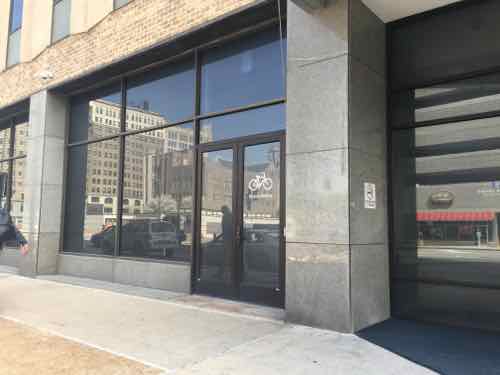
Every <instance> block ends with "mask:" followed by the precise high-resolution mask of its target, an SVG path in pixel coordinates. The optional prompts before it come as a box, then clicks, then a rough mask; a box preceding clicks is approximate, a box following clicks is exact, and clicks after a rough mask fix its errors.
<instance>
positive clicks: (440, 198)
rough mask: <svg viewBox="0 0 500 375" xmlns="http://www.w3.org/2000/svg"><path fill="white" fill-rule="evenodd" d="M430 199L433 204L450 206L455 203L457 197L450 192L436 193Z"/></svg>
mask: <svg viewBox="0 0 500 375" xmlns="http://www.w3.org/2000/svg"><path fill="white" fill-rule="evenodd" d="M429 199H430V201H431V203H433V204H438V205H450V204H452V203H453V200H454V199H455V196H454V195H453V193H452V192H449V191H438V192H436V193H432V194H431V196H430V198H429Z"/></svg>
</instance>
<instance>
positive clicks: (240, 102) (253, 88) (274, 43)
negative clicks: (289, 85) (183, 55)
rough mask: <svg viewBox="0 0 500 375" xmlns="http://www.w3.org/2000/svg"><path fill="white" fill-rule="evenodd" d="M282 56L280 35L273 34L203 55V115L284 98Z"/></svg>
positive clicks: (274, 32)
mask: <svg viewBox="0 0 500 375" xmlns="http://www.w3.org/2000/svg"><path fill="white" fill-rule="evenodd" d="M281 53H282V49H281V42H280V38H279V33H278V31H277V30H274V31H273V32H269V31H267V32H264V33H259V34H256V35H253V36H250V37H248V38H245V39H243V40H237V41H235V42H234V43H232V44H231V45H224V46H221V47H219V48H214V49H212V50H210V51H208V52H206V53H205V54H203V59H202V78H201V91H202V96H201V111H202V113H212V112H219V111H223V110H225V109H228V108H235V107H242V106H245V105H249V104H254V103H259V102H265V101H269V100H273V99H280V98H283V97H284V96H285V84H284V67H283V63H282V61H283V59H282V55H281Z"/></svg>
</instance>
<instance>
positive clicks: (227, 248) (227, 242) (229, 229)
mask: <svg viewBox="0 0 500 375" xmlns="http://www.w3.org/2000/svg"><path fill="white" fill-rule="evenodd" d="M221 211H222V223H221V224H222V240H223V241H224V281H225V282H226V283H230V282H231V269H232V265H233V214H232V213H231V210H230V209H229V207H227V206H222V207H221Z"/></svg>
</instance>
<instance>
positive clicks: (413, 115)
mask: <svg viewBox="0 0 500 375" xmlns="http://www.w3.org/2000/svg"><path fill="white" fill-rule="evenodd" d="M391 112H392V124H393V126H398V127H411V126H413V124H417V125H418V124H421V123H429V122H435V121H439V122H443V121H453V120H455V119H457V118H464V117H469V118H471V117H478V116H483V115H486V114H487V115H495V114H498V113H499V112H500V74H492V75H487V76H481V77H476V78H469V79H465V80H461V81H453V82H447V83H442V84H439V85H434V86H429V87H423V88H419V89H415V90H409V91H401V92H399V93H397V94H395V95H393V99H392V110H391Z"/></svg>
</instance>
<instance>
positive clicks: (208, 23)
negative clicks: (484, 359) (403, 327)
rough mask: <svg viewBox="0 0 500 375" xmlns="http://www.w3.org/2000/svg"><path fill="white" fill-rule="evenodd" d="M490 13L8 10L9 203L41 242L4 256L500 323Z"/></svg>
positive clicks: (485, 1)
mask: <svg viewBox="0 0 500 375" xmlns="http://www.w3.org/2000/svg"><path fill="white" fill-rule="evenodd" d="M417 3H418V4H417ZM443 5H446V6H445V7H441V8H438V7H439V6H443ZM499 14H500V5H499V4H498V2H497V1H494V0H477V1H437V0H436V1H431V0H429V1H426V2H415V4H399V5H397V6H396V5H395V3H394V2H391V1H374V0H363V1H362V0H335V1H334V0H331V1H330V0H288V1H285V0H203V1H181V0H125V1H123V0H121V1H118V0H103V1H100V2H91V1H82V0H4V1H2V2H1V4H0V83H1V85H0V193H1V194H0V202H1V205H2V206H3V207H4V208H6V209H7V210H9V211H10V212H11V215H12V217H13V221H14V223H15V224H16V225H17V226H18V227H19V229H20V230H21V231H22V232H23V233H25V235H26V236H27V237H28V239H29V242H30V244H31V248H32V251H31V252H30V254H29V255H28V256H26V257H20V256H19V254H18V252H17V251H16V250H15V248H14V247H15V244H9V246H11V247H6V248H5V249H4V250H3V251H2V252H1V253H0V263H1V264H4V265H9V266H13V267H17V268H18V269H19V272H20V273H21V274H23V275H26V276H36V275H39V274H54V273H60V274H66V275H72V276H78V277H86V278H95V279H99V280H107V281H113V282H119V283H124V284H129V285H138V286H144V287H151V288H160V289H165V290H171V291H175V292H182V293H195V294H204V295H210V296H216V297H222V298H230V299H236V300H242V301H249V302H255V303H258V304H264V305H270V306H275V307H278V308H283V309H284V310H285V313H286V317H287V319H288V320H289V321H292V322H297V323H303V324H308V325H313V326H318V327H322V328H328V329H333V330H336V331H341V332H356V331H359V330H361V329H363V328H365V327H368V326H371V325H373V324H376V323H378V322H381V321H383V320H385V319H388V318H389V317H391V316H397V317H403V318H410V319H418V320H427V321H432V322H441V323H446V324H456V325H465V326H470V327H476V328H485V329H491V330H499V329H500V322H499V320H498V316H499V312H500V311H499V307H498V306H499V304H498V303H496V301H497V300H498V299H499V298H500V291H499V288H500V279H499V277H498V272H497V270H498V269H499V264H500V255H499V254H500V252H499V250H500V228H499V221H500V216H499V215H500V203H499V202H500V200H499V198H500V176H499V175H498V171H499V170H500V169H499V166H500V157H499V149H500V141H499V140H500V136H499V134H500V130H499V129H500V124H499V122H498V119H499V116H500V105H499V93H500V88H499V87H498V82H497V81H498V80H499V77H500V76H499V72H500V48H499V47H498V46H497V43H496V36H497V35H498V33H499V32H500V30H499V26H498V22H496V20H497V19H498V18H497V16H498V15H499ZM457 20H459V21H460V22H458V23H457ZM458 25H460V26H458Z"/></svg>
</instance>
